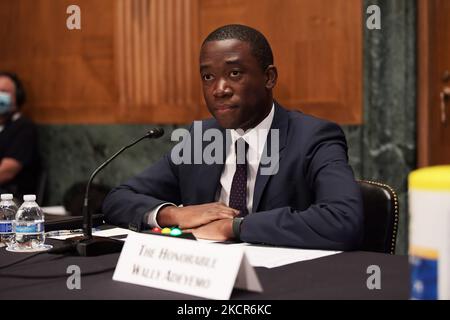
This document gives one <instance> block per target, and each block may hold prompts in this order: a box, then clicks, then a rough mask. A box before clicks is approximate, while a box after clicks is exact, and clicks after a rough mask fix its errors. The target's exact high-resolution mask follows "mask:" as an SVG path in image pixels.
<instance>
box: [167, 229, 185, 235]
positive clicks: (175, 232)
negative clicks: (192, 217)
mask: <svg viewBox="0 0 450 320" xmlns="http://www.w3.org/2000/svg"><path fill="white" fill-rule="evenodd" d="M182 233H183V232H181V230H180V229H178V228H173V229H172V231H170V235H171V236H179V235H181V234H182Z"/></svg>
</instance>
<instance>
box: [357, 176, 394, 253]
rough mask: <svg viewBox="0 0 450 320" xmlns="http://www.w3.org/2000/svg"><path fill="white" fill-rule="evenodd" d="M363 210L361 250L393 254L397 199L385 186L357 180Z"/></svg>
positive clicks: (392, 191) (391, 190)
mask: <svg viewBox="0 0 450 320" xmlns="http://www.w3.org/2000/svg"><path fill="white" fill-rule="evenodd" d="M358 183H359V185H360V187H361V192H362V198H363V209H364V241H363V245H362V248H361V250H364V251H375V252H384V253H390V254H395V244H396V239H397V229H398V217H399V208H398V197H397V194H396V193H395V191H394V189H393V188H392V187H390V186H388V185H387V184H383V183H379V182H374V181H366V180H359V181H358Z"/></svg>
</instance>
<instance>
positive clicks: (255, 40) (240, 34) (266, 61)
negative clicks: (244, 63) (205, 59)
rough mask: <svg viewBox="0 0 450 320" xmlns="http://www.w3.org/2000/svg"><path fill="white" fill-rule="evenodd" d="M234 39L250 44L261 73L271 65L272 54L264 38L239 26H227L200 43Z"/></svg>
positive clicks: (251, 29) (248, 28) (249, 29)
mask: <svg viewBox="0 0 450 320" xmlns="http://www.w3.org/2000/svg"><path fill="white" fill-rule="evenodd" d="M228 39H236V40H240V41H244V42H247V43H249V44H250V48H251V50H252V54H253V56H254V57H255V58H256V59H257V60H258V62H259V64H260V66H261V68H262V69H263V71H265V70H266V69H267V67H268V66H269V65H271V64H273V53H272V48H270V44H269V42H268V41H267V39H266V37H264V35H263V34H262V33H261V32H259V31H258V30H256V29H253V28H251V27H249V26H244V25H241V24H229V25H226V26H223V27H220V28H218V29H216V30H214V31H213V32H211V33H210V34H209V35H208V36H207V37H206V39H205V40H204V41H203V43H202V47H203V46H204V45H205V43H207V42H210V41H220V40H228Z"/></svg>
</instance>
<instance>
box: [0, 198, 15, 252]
mask: <svg viewBox="0 0 450 320" xmlns="http://www.w3.org/2000/svg"><path fill="white" fill-rule="evenodd" d="M0 199H1V201H0V242H1V243H2V244H6V245H7V246H8V247H9V246H11V244H12V242H13V240H14V231H13V223H14V219H15V218H16V213H17V206H16V203H15V202H14V201H13V195H12V194H10V193H4V194H2V195H1V196H0Z"/></svg>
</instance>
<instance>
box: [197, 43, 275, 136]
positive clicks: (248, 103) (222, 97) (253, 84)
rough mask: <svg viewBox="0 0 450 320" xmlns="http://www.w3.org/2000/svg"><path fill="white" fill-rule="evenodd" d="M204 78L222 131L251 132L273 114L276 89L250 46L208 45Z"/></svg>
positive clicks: (202, 67) (204, 54)
mask: <svg viewBox="0 0 450 320" xmlns="http://www.w3.org/2000/svg"><path fill="white" fill-rule="evenodd" d="M200 74H201V77H202V86H203V96H204V98H205V102H206V105H207V106H208V109H209V112H210V113H211V114H212V115H213V116H214V118H216V119H217V121H218V122H219V124H220V126H221V127H223V128H226V129H243V130H247V129H249V128H252V127H254V126H256V125H257V124H258V123H259V122H261V121H262V120H263V119H264V117H265V116H266V115H267V114H268V112H269V111H270V108H271V103H272V95H271V89H272V87H273V85H271V84H268V83H269V82H270V81H268V76H267V72H264V71H263V70H262V68H261V66H260V64H259V62H258V61H257V60H256V58H255V57H254V56H253V55H252V53H251V47H250V44H249V43H247V42H244V41H240V40H236V39H229V40H219V41H210V42H207V43H205V44H204V46H203V47H202V49H201V52H200Z"/></svg>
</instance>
